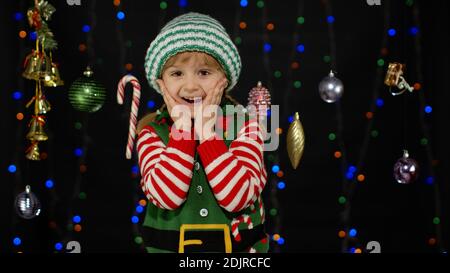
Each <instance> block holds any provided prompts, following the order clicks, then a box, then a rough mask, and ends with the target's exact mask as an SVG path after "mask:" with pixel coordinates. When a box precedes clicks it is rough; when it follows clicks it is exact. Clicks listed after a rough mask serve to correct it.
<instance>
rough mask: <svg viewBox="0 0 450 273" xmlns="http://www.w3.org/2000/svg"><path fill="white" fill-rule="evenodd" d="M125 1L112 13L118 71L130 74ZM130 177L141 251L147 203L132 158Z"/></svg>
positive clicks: (116, 4) (117, 0)
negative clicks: (142, 228) (141, 225)
mask: <svg viewBox="0 0 450 273" xmlns="http://www.w3.org/2000/svg"><path fill="white" fill-rule="evenodd" d="M124 2H125V1H120V0H114V1H113V6H114V14H115V16H116V19H117V20H116V21H115V22H116V34H117V40H118V44H119V64H120V66H119V73H120V75H123V74H125V73H127V74H131V73H132V71H133V68H134V67H133V64H132V63H131V62H129V61H128V59H130V56H131V52H132V47H133V43H132V41H131V40H128V39H126V37H125V34H124V24H123V23H124V21H125V20H126V11H125V3H124ZM154 107H155V102H154V101H152V100H149V101H148V102H147V108H148V109H153V108H154ZM126 115H127V113H126V112H124V113H123V114H122V117H121V118H123V119H126V120H128V118H129V117H128V116H126ZM130 179H131V180H132V181H133V183H132V184H133V185H134V189H135V191H134V194H133V196H132V203H133V206H132V212H131V218H130V219H131V223H132V235H133V241H134V243H135V244H136V245H137V246H138V248H139V249H140V250H141V251H144V244H143V242H144V240H143V238H142V236H141V231H140V221H141V219H140V216H141V215H145V213H144V212H145V207H146V205H147V200H145V198H142V194H141V190H140V187H139V184H140V183H139V167H138V165H137V159H136V158H133V163H132V166H131V171H130Z"/></svg>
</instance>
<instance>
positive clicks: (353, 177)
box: [322, 0, 444, 253]
mask: <svg viewBox="0 0 450 273" xmlns="http://www.w3.org/2000/svg"><path fill="white" fill-rule="evenodd" d="M322 3H323V4H324V5H325V9H326V12H327V21H328V23H329V41H330V49H331V56H330V58H331V61H332V64H331V68H332V69H333V68H334V69H336V63H335V61H336V59H335V55H336V52H335V47H336V45H335V38H334V31H333V28H332V24H333V23H334V22H335V18H334V16H333V15H332V9H331V3H330V2H329V1H323V2H322ZM414 4H415V2H414V1H412V0H408V1H406V3H405V5H406V6H407V7H412V6H414V8H415V25H414V26H410V27H407V26H405V30H406V31H407V32H408V34H409V35H410V36H412V37H414V39H415V41H416V44H415V46H416V52H417V54H416V58H415V61H416V66H417V70H418V71H417V74H418V77H417V79H418V82H417V83H415V84H414V90H415V91H416V92H418V93H419V97H420V101H421V109H423V110H422V111H421V112H420V117H421V120H420V121H421V126H422V128H423V134H424V137H423V138H422V139H421V140H420V143H421V144H422V145H423V146H425V149H426V151H427V157H428V165H429V166H428V169H429V170H428V173H430V175H429V176H427V177H426V178H425V183H426V184H434V187H435V193H434V200H435V215H436V216H435V217H433V218H432V219H430V220H432V223H433V225H434V226H435V230H434V232H432V233H433V234H434V235H432V236H430V238H429V239H428V242H427V243H428V245H430V246H431V247H432V246H434V245H438V248H439V251H444V250H443V247H442V237H441V236H442V231H441V225H440V222H441V220H440V215H441V212H440V192H439V189H438V184H437V183H434V171H433V168H432V162H433V158H434V157H433V155H432V153H431V147H430V143H429V139H430V134H429V132H428V127H427V124H426V122H425V116H426V115H429V114H431V112H432V107H431V106H430V105H427V104H426V103H425V99H424V93H423V92H420V91H421V89H422V86H421V84H420V82H423V77H421V72H420V71H421V70H420V67H421V64H420V60H421V55H420V54H421V50H420V39H419V33H420V32H419V29H420V27H418V25H419V21H418V18H419V16H418V7H417V4H415V5H414ZM384 16H385V17H384V37H383V40H382V43H381V50H380V56H379V58H378V59H377V66H378V68H377V72H376V77H375V82H374V87H373V92H372V94H373V95H372V101H371V104H370V110H369V111H368V112H366V113H365V117H366V119H367V120H368V123H367V126H366V130H365V131H366V133H365V135H364V139H363V145H362V147H361V149H360V152H359V157H358V161H357V164H356V166H355V165H348V164H347V160H346V158H345V155H346V154H347V152H346V149H345V143H344V142H343V141H342V132H343V128H344V127H343V121H342V119H341V118H338V133H337V134H335V133H330V134H329V140H330V141H335V140H336V139H341V141H340V142H339V144H338V146H339V150H338V151H336V152H335V153H334V157H335V158H337V159H340V160H341V166H342V173H343V174H344V179H343V189H342V195H341V196H339V198H338V202H339V204H341V205H343V207H344V209H343V213H342V214H341V224H342V226H343V228H342V229H341V230H339V232H338V237H339V238H341V239H342V248H341V251H342V252H344V253H362V252H365V251H366V249H365V246H364V245H363V244H362V242H360V241H361V240H359V238H358V233H359V232H358V230H357V229H356V228H355V227H352V220H351V217H350V215H351V209H352V206H351V201H352V198H353V196H354V193H355V190H356V188H357V187H358V185H359V184H358V182H359V183H362V182H364V181H365V180H366V176H365V174H364V172H363V169H364V160H365V159H366V157H367V150H368V146H369V143H370V139H371V138H372V139H374V138H377V137H378V136H379V132H378V130H376V129H374V120H375V116H376V115H375V114H376V112H377V110H380V109H381V108H382V107H383V105H384V100H383V99H382V96H381V95H380V94H379V91H380V89H381V90H384V89H386V88H385V86H381V83H382V81H383V76H384V71H385V67H386V61H385V58H387V55H388V53H389V51H388V48H387V44H388V41H389V38H390V39H393V38H395V36H396V34H397V32H398V30H397V29H395V28H392V27H391V26H390V6H389V5H388V4H385V9H384ZM333 51H334V52H333ZM336 106H337V115H338V117H341V115H342V113H341V109H340V105H339V103H337V104H336ZM404 118H405V117H404ZM404 122H406V121H404ZM404 137H406V133H405V134H404ZM405 144H406V143H405ZM367 250H369V249H367Z"/></svg>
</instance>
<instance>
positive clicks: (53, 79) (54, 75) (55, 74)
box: [44, 63, 64, 87]
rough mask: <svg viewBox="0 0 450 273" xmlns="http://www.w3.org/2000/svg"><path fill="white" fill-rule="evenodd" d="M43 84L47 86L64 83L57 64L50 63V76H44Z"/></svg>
mask: <svg viewBox="0 0 450 273" xmlns="http://www.w3.org/2000/svg"><path fill="white" fill-rule="evenodd" d="M44 85H45V86H48V87H57V86H62V85H64V81H63V80H62V79H61V76H60V75H59V69H58V65H57V64H55V63H52V66H51V75H50V77H47V78H44Z"/></svg>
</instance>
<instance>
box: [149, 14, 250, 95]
mask: <svg viewBox="0 0 450 273" xmlns="http://www.w3.org/2000/svg"><path fill="white" fill-rule="evenodd" d="M186 51H199V52H204V53H207V54H209V55H211V56H212V57H213V58H214V59H216V60H217V61H218V63H219V64H220V65H222V67H223V69H224V71H225V74H226V77H227V79H228V83H229V84H228V87H227V89H226V91H229V90H231V89H232V88H233V87H234V86H235V85H236V83H237V81H238V78H239V74H240V73H241V66H242V64H241V57H240V56H239V52H238V50H237V48H236V46H235V45H234V44H233V42H232V41H231V39H230V36H229V35H228V34H227V32H226V30H225V28H224V27H223V26H222V25H221V24H220V23H219V22H218V21H217V20H215V19H214V18H212V17H210V16H208V15H204V14H200V13H196V12H190V13H186V14H183V15H180V16H178V17H176V18H174V19H173V20H171V21H170V22H168V23H167V24H166V25H165V26H164V27H163V28H162V30H161V32H160V33H159V34H158V36H156V38H155V40H153V41H152V42H151V44H150V46H149V47H148V49H147V55H146V56H145V64H144V65H145V73H146V77H147V80H148V82H149V83H150V86H151V87H153V88H154V89H155V90H156V91H157V92H158V93H161V90H159V86H158V84H157V83H156V80H157V79H158V78H159V77H160V76H161V72H162V68H163V67H164V64H165V63H166V62H167V60H168V59H169V58H170V57H172V56H174V55H176V54H178V53H181V52H186Z"/></svg>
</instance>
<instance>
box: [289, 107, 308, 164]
mask: <svg viewBox="0 0 450 273" xmlns="http://www.w3.org/2000/svg"><path fill="white" fill-rule="evenodd" d="M304 148H305V133H304V131H303V126H302V123H301V122H300V118H299V115H298V113H297V112H296V113H295V115H294V121H292V123H291V125H289V130H288V133H287V152H288V155H289V159H290V160H291V164H292V167H293V168H294V169H297V167H298V164H299V163H300V159H301V158H302V156H303V150H304Z"/></svg>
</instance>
